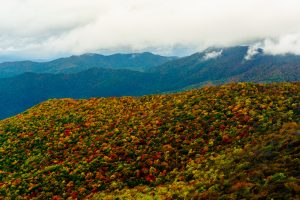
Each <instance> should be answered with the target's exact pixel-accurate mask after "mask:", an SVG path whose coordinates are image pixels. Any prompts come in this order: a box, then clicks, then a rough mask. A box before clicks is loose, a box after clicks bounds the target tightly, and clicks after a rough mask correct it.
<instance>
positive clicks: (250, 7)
mask: <svg viewBox="0 0 300 200" xmlns="http://www.w3.org/2000/svg"><path fill="white" fill-rule="evenodd" d="M0 3H1V7H0V57H3V56H13V57H16V56H17V57H28V58H35V59H43V58H51V57H57V56H62V55H70V54H82V53H87V52H99V53H103V52H107V53H112V52H117V51H122V52H124V51H146V50H151V51H154V52H155V53H163V54H172V53H174V49H177V48H178V47H183V48H186V49H191V50H188V51H186V52H190V51H192V50H193V51H199V50H203V49H205V48H207V47H209V46H231V45H238V44H247V43H251V42H253V41H256V40H263V39H268V38H272V40H271V39H269V40H266V41H265V42H264V44H266V45H265V46H266V47H267V46H268V47H269V49H268V50H267V52H270V53H277V52H283V50H279V49H285V50H284V52H293V53H299V51H298V50H299V38H300V36H299V34H300V1H299V0H284V1H282V0H264V1H262V0H243V1H241V0H226V1H224V0H163V1H161V0H88V1H87V0H76V1H74V0H63V1H62V0H0ZM298 33H299V34H298ZM291 34H292V35H293V37H295V38H292V39H291V38H290V35H291ZM275 46H276V47H275ZM279 46H280V48H279Z"/></svg>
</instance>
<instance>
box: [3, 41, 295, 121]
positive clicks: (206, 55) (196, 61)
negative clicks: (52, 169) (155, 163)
mask: <svg viewBox="0 0 300 200" xmlns="http://www.w3.org/2000/svg"><path fill="white" fill-rule="evenodd" d="M0 77H1V79H0V111H1V113H0V118H5V117H9V116H12V115H14V114H17V113H19V112H22V111H24V110H25V109H27V108H29V107H31V106H33V105H35V104H37V103H40V102H42V101H44V100H47V99H49V98H66V97H70V98H89V97H107V96H124V95H133V96H140V95H145V94H154V93H162V92H170V91H178V90H184V89H187V88H195V87H201V86H203V85H205V84H208V83H213V84H221V83H226V82H232V81H234V82H237V81H247V82H278V81H299V79H300V56H296V55H292V54H286V55H268V54H265V53H264V50H263V49H251V48H250V47H248V46H235V47H230V48H209V49H207V50H205V51H203V52H198V53H195V54H192V55H190V56H187V57H183V58H176V57H164V56H160V55H155V54H151V53H139V54H114V55H111V56H103V55H98V54H84V55H82V56H71V57H68V58H61V59H57V60H54V61H50V62H43V63H39V62H31V61H22V62H6V63H2V64H0Z"/></svg>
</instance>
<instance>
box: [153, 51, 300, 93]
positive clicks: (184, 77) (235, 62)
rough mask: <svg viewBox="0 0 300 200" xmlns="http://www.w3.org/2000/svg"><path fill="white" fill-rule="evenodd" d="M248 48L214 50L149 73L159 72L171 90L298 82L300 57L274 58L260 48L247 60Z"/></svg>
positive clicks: (161, 66)
mask: <svg viewBox="0 0 300 200" xmlns="http://www.w3.org/2000/svg"><path fill="white" fill-rule="evenodd" d="M248 48H249V47H248V46H238V47H231V48H223V49H220V48H211V49H207V50H206V51H204V52H201V53H196V54H193V55H191V56H188V57H184V58H180V59H177V60H174V61H170V62H167V63H165V64H162V65H160V66H157V67H153V68H151V69H149V71H151V72H153V73H159V74H160V75H161V79H162V80H164V81H166V84H169V90H176V89H178V88H185V87H189V86H201V85H203V84H206V83H207V82H213V83H225V82H230V81H235V82H238V81H255V82H274V81H275V82H276V81H277V82H278V81H299V77H300V56H296V55H279V56H272V55H266V54H264V53H263V50H262V49H258V50H257V51H258V53H257V54H256V55H255V56H253V57H252V58H251V59H249V60H247V59H245V58H246V56H247V52H248ZM170 83H172V84H170Z"/></svg>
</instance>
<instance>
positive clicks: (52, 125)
mask: <svg viewBox="0 0 300 200" xmlns="http://www.w3.org/2000/svg"><path fill="white" fill-rule="evenodd" d="M299 93H300V84H299V83H277V84H247V83H238V84H228V85H223V86H218V87H205V88H203V89H199V90H191V91H187V92H183V93H177V94H169V95H151V96H144V97H139V98H134V97H122V98H98V99H95V98H93V99H89V100H72V99H61V100H58V99H52V100H49V101H46V102H44V103H42V104H39V105H37V106H35V107H33V108H31V109H29V110H28V111H26V112H25V113H23V114H20V115H17V116H15V117H13V118H9V119H6V120H3V121H0V146H1V147H0V153H1V154H0V170H1V171H0V175H1V176H0V196H2V197H4V196H8V197H9V198H12V199H16V198H19V197H20V198H21V197H24V198H33V197H36V198H39V199H48V198H51V197H52V198H54V199H58V198H67V197H73V198H76V197H77V198H83V197H92V196H93V195H96V196H95V198H96V199H97V198H98V197H105V198H109V197H110V195H111V196H113V197H114V196H115V197H117V195H119V196H120V197H124V198H126V197H127V198H128V197H129V196H130V197H132V198H133V197H134V198H140V199H144V198H145V197H147V196H148V197H149V196H150V197H153V196H154V195H158V196H159V195H162V196H165V197H168V198H172V199H178V198H191V197H194V198H200V197H203V198H217V197H222V198H223V199H234V198H236V199H242V198H249V196H250V197H251V198H252V197H253V198H254V199H255V198H257V199H261V198H267V197H272V198H274V199H275V198H281V197H284V198H286V199H288V198H294V199H296V198H297V197H299V185H300V181H299V175H300V174H299V166H300V165H299V164H300V163H299V159H298V158H299V122H300V96H299ZM128 187H129V188H131V187H134V189H128ZM124 188H125V189H124ZM126 188H127V189H126ZM99 191H102V192H101V193H100V194H97V193H98V192H99ZM136 195H138V196H136Z"/></svg>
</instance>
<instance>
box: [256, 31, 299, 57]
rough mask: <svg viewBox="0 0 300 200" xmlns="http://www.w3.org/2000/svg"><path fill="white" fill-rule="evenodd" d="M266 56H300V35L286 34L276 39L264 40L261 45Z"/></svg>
mask: <svg viewBox="0 0 300 200" xmlns="http://www.w3.org/2000/svg"><path fill="white" fill-rule="evenodd" d="M262 48H263V49H264V52H265V53H267V54H273V55H279V54H288V53H291V54H297V55H300V33H298V34H288V35H284V36H282V37H279V38H277V39H266V40H265V41H264V43H263V44H262Z"/></svg>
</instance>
